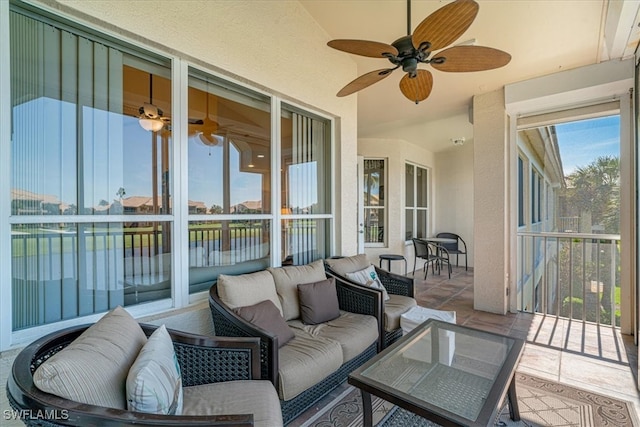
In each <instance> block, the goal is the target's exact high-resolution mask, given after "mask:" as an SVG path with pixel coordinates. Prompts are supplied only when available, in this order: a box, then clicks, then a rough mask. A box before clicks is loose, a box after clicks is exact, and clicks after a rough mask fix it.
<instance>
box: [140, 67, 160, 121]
mask: <svg viewBox="0 0 640 427" xmlns="http://www.w3.org/2000/svg"><path fill="white" fill-rule="evenodd" d="M138 113H140V116H139V117H138V123H139V124H140V127H142V129H144V130H146V131H147V132H159V131H161V130H162V128H164V125H165V122H164V118H163V117H162V115H163V113H162V110H161V109H159V108H158V107H156V106H155V105H154V104H153V74H149V102H148V103H147V102H145V103H144V104H143V105H142V107H140V109H139V110H138Z"/></svg>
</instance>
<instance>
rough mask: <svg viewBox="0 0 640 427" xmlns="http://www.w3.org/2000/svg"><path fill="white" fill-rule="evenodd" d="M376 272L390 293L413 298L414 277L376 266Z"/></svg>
mask: <svg viewBox="0 0 640 427" xmlns="http://www.w3.org/2000/svg"><path fill="white" fill-rule="evenodd" d="M375 269H376V273H378V277H379V278H380V281H381V282H382V285H383V286H384V287H385V289H386V290H387V292H388V293H390V294H394V295H403V296H405V297H411V298H413V278H412V277H406V276H400V275H398V274H393V273H391V272H389V271H386V270H383V269H381V268H378V267H375Z"/></svg>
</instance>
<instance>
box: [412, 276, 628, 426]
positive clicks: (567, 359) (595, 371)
mask: <svg viewBox="0 0 640 427" xmlns="http://www.w3.org/2000/svg"><path fill="white" fill-rule="evenodd" d="M422 277H423V276H422V274H421V273H420V271H417V272H416V281H415V297H416V299H417V301H418V304H420V305H422V306H425V307H431V308H437V309H441V310H455V311H456V318H457V323H458V324H461V325H465V326H470V327H475V328H478V329H483V330H487V331H491V332H496V333H501V334H505V335H509V336H514V337H518V338H522V339H525V340H526V344H525V350H524V353H523V356H522V359H521V360H520V364H519V366H518V370H519V371H521V372H525V373H529V374H531V375H536V376H538V377H542V378H548V379H550V380H554V381H558V382H560V383H564V384H567V385H571V386H574V387H578V388H582V389H587V390H591V391H594V392H597V393H600V394H603V395H607V396H611V397H616V398H618V399H623V400H627V401H630V402H632V403H634V405H635V409H636V414H637V415H639V416H640V393H639V392H638V388H637V384H638V348H637V347H636V346H635V345H634V342H633V337H632V336H630V335H622V334H620V332H619V330H617V329H613V328H611V327H607V326H600V327H598V326H597V325H595V324H589V323H582V322H578V321H571V320H569V319H561V318H559V319H556V318H555V317H552V316H543V315H533V314H528V313H517V314H516V313H509V314H507V315H505V316H502V315H497V314H491V313H487V312H483V311H476V310H474V309H473V271H472V270H469V271H465V270H464V268H454V272H453V275H452V277H451V279H448V278H447V275H446V274H441V275H437V274H436V275H435V276H434V275H432V274H431V272H429V274H428V276H427V279H426V280H422ZM639 419H640V418H639Z"/></svg>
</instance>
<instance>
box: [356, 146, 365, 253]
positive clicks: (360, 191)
mask: <svg viewBox="0 0 640 427" xmlns="http://www.w3.org/2000/svg"><path fill="white" fill-rule="evenodd" d="M363 193H364V157H362V156H358V227H357V230H358V253H359V254H363V253H364V198H363V196H362V194H363Z"/></svg>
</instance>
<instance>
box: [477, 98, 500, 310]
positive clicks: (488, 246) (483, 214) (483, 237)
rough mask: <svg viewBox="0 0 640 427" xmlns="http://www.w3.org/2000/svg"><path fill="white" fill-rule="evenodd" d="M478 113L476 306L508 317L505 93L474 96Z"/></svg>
mask: <svg viewBox="0 0 640 427" xmlns="http://www.w3.org/2000/svg"><path fill="white" fill-rule="evenodd" d="M473 111H474V117H473V134H474V136H473V143H474V150H473V158H474V175H473V176H474V178H473V210H474V220H475V221H474V224H473V226H474V231H473V235H474V239H475V243H474V253H475V255H474V258H475V259H474V262H475V269H474V287H473V300H474V308H475V309H476V310H484V311H489V312H492V313H499V314H505V313H506V312H507V297H506V289H507V278H508V263H507V260H508V259H509V245H507V238H508V235H509V228H508V227H509V223H508V218H509V204H508V199H507V194H508V187H507V177H508V175H507V169H506V168H507V165H508V161H507V159H508V155H507V152H508V150H507V148H508V143H507V132H508V127H507V123H508V122H507V113H506V111H505V105H504V90H503V89H500V90H497V91H494V92H489V93H486V94H483V95H477V96H474V98H473Z"/></svg>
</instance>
